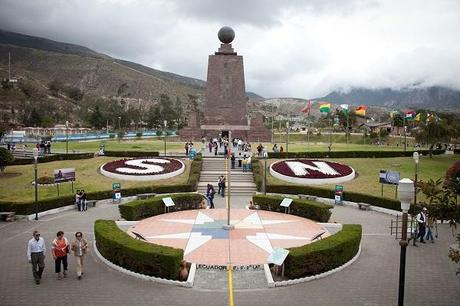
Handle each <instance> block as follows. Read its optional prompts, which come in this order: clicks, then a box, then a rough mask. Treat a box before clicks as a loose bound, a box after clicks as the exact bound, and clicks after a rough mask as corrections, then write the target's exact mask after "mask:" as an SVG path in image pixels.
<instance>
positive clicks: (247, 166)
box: [246, 155, 252, 171]
mask: <svg viewBox="0 0 460 306" xmlns="http://www.w3.org/2000/svg"><path fill="white" fill-rule="evenodd" d="M246 170H247V171H251V170H252V160H251V155H249V156H248V159H247V160H246Z"/></svg>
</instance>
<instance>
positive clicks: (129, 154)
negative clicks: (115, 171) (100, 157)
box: [104, 151, 160, 157]
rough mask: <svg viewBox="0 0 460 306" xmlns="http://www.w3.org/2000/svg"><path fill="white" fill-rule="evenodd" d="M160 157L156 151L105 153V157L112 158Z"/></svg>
mask: <svg viewBox="0 0 460 306" xmlns="http://www.w3.org/2000/svg"><path fill="white" fill-rule="evenodd" d="M159 155H160V154H159V153H158V152H156V151H104V156H110V157H152V156H159Z"/></svg>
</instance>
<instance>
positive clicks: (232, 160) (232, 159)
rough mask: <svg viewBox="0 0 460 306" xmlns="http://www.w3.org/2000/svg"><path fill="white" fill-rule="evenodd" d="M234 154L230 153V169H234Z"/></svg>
mask: <svg viewBox="0 0 460 306" xmlns="http://www.w3.org/2000/svg"><path fill="white" fill-rule="evenodd" d="M235 159H236V158H235V154H234V153H232V155H231V157H230V162H231V165H232V169H235Z"/></svg>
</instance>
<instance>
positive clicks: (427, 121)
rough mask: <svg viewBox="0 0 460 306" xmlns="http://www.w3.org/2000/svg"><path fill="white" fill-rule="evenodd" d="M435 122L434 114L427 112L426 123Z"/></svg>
mask: <svg viewBox="0 0 460 306" xmlns="http://www.w3.org/2000/svg"><path fill="white" fill-rule="evenodd" d="M430 122H433V114H430V113H427V114H426V123H430Z"/></svg>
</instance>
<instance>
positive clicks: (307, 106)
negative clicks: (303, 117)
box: [300, 101, 311, 115]
mask: <svg viewBox="0 0 460 306" xmlns="http://www.w3.org/2000/svg"><path fill="white" fill-rule="evenodd" d="M310 109H311V101H308V103H307V105H305V107H304V108H302V109H301V110H300V111H301V112H302V113H305V114H308V115H310Z"/></svg>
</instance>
